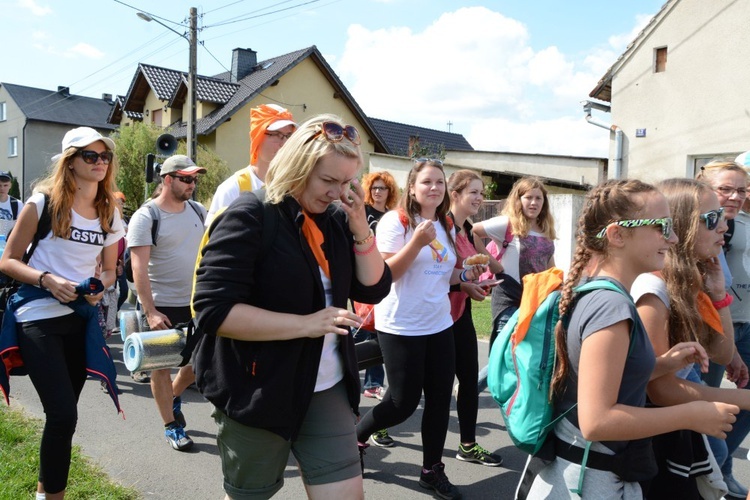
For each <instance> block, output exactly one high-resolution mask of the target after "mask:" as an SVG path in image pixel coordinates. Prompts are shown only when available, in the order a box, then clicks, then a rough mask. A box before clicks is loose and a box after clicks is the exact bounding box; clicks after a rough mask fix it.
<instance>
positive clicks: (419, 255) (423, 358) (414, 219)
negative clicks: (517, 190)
mask: <svg viewBox="0 0 750 500" xmlns="http://www.w3.org/2000/svg"><path fill="white" fill-rule="evenodd" d="M449 208H450V198H449V196H448V192H447V190H446V183H445V172H444V171H443V164H442V162H440V161H439V160H428V159H420V160H417V161H416V162H415V164H414V166H413V167H412V169H411V171H410V172H409V176H408V179H407V183H406V188H405V190H404V192H403V194H402V196H401V200H400V202H399V207H398V209H397V210H392V211H390V212H388V213H386V214H385V215H384V216H383V217H382V218H381V219H380V222H378V228H377V236H378V251H379V252H380V253H381V254H382V256H383V258H384V259H385V261H386V263H387V264H388V266H389V267H390V268H391V271H392V273H393V284H392V285H391V290H390V293H389V294H388V296H387V297H386V298H385V299H383V301H382V302H380V303H379V304H377V305H375V326H376V328H377V332H378V341H379V342H380V347H381V349H382V351H383V361H384V363H385V369H386V372H387V373H388V383H389V385H388V391H387V392H386V393H385V396H384V397H383V400H382V401H381V402H380V403H379V404H378V405H377V406H375V407H374V408H373V409H372V410H370V412H368V413H367V414H366V415H365V416H364V417H363V418H362V420H361V421H360V422H359V424H357V438H358V440H359V443H360V448H361V449H362V450H364V448H365V447H366V446H367V444H366V442H367V440H368V439H369V438H370V436H371V435H373V434H374V433H375V432H376V431H379V430H380V429H387V428H390V427H392V426H394V425H397V424H400V423H401V422H404V421H405V420H406V419H408V418H409V417H410V416H411V415H412V413H414V410H416V408H417V405H418V404H419V401H420V399H421V396H422V393H423V392H424V397H425V404H424V414H423V416H422V446H423V450H422V468H421V474H420V478H419V485H420V486H422V487H424V488H428V489H433V490H435V491H436V492H437V494H438V495H439V496H440V497H441V498H446V499H451V498H460V496H461V495H460V493H459V492H458V489H457V488H456V487H455V486H453V485H452V484H451V483H450V481H449V480H448V478H447V476H446V474H445V465H444V464H443V462H442V456H443V447H444V445H445V437H446V434H447V432H448V417H449V414H450V402H451V388H452V386H453V378H454V376H455V348H454V342H453V329H452V325H453V319H452V318H451V314H450V301H449V299H448V291H449V288H450V285H452V284H456V283H459V282H461V281H471V280H473V279H475V278H476V277H478V276H479V274H481V272H482V271H483V270H484V268H482V269H481V270H477V269H476V268H474V267H471V266H470V267H469V268H468V269H463V267H461V268H456V267H455V264H456V249H455V231H454V230H453V227H452V223H451V222H450V219H449V218H448V210H449ZM363 466H364V464H363Z"/></svg>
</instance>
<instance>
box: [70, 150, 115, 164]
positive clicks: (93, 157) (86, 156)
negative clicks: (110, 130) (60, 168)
mask: <svg viewBox="0 0 750 500" xmlns="http://www.w3.org/2000/svg"><path fill="white" fill-rule="evenodd" d="M76 154H77V155H78V156H80V157H81V159H82V160H83V162H84V163H88V164H89V165H95V164H96V162H97V161H99V160H101V161H102V163H104V164H105V165H109V164H110V163H111V162H112V159H113V158H114V157H115V154H114V153H113V152H112V151H104V152H102V153H97V152H96V151H91V150H90V149H81V150H79V151H78V152H77V153H76Z"/></svg>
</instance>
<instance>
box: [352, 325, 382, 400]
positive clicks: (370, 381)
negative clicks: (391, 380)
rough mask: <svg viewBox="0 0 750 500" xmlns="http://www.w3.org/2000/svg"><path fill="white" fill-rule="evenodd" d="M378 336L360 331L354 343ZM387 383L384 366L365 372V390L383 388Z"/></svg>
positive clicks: (367, 331)
mask: <svg viewBox="0 0 750 500" xmlns="http://www.w3.org/2000/svg"><path fill="white" fill-rule="evenodd" d="M377 336H378V334H377V333H375V332H371V331H369V330H364V329H360V330H359V331H358V332H357V333H355V334H354V343H355V344H358V343H359V342H364V341H365V340H370V339H375V338H377ZM384 383H385V369H384V368H383V365H378V366H373V367H372V368H368V369H367V370H365V384H364V386H363V387H362V389H363V390H367V389H375V388H377V387H383V384H384Z"/></svg>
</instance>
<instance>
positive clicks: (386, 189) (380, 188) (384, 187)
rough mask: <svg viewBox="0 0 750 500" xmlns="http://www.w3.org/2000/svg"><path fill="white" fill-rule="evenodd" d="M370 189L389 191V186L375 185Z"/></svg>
mask: <svg viewBox="0 0 750 500" xmlns="http://www.w3.org/2000/svg"><path fill="white" fill-rule="evenodd" d="M370 191H375V192H379V191H388V188H387V187H386V186H373V187H371V188H370Z"/></svg>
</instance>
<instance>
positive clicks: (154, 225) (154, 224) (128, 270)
mask: <svg viewBox="0 0 750 500" xmlns="http://www.w3.org/2000/svg"><path fill="white" fill-rule="evenodd" d="M187 202H188V205H190V208H192V209H193V211H194V212H195V213H196V214H197V215H198V218H200V220H201V225H203V224H204V223H205V217H204V215H203V212H202V211H201V209H200V207H199V205H198V203H197V202H195V201H193V200H187ZM143 206H145V207H146V208H147V209H148V213H149V216H150V217H151V244H152V245H153V246H156V239H157V237H158V236H159V222H160V221H161V214H160V213H159V207H157V206H156V203H155V202H154V200H149V201H147V202H146V203H144V205H143ZM122 265H123V269H124V270H125V278H126V279H127V280H128V281H129V282H131V283H135V281H134V280H133V264H132V263H131V261H130V249H127V250H126V251H125V254H124V255H123V261H122Z"/></svg>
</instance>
